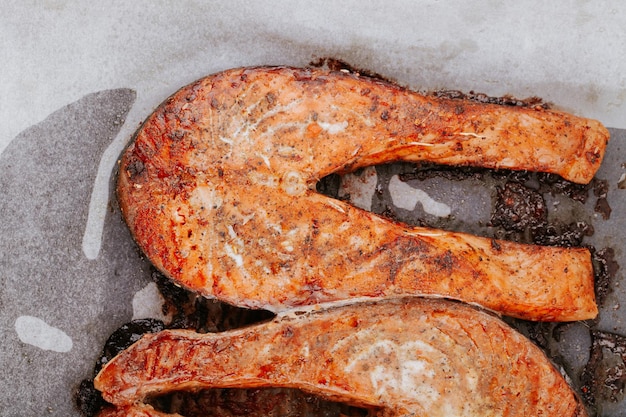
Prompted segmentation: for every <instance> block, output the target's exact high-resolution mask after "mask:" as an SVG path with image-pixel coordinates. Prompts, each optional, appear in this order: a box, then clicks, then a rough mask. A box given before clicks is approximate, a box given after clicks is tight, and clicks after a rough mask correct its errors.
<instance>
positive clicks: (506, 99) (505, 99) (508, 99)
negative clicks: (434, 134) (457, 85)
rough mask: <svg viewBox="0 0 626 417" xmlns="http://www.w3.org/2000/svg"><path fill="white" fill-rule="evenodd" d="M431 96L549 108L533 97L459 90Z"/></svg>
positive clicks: (539, 99) (541, 100)
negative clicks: (500, 95)
mask: <svg viewBox="0 0 626 417" xmlns="http://www.w3.org/2000/svg"><path fill="white" fill-rule="evenodd" d="M431 95H433V96H435V97H439V98H449V99H457V100H470V101H475V102H478V103H485V104H497V105H500V106H518V107H532V108H541V109H549V108H550V104H549V103H547V102H545V101H544V100H543V99H541V98H539V97H535V96H533V97H528V98H524V99H519V98H517V97H514V96H512V95H505V96H502V97H493V96H489V95H487V94H484V93H477V92H475V91H470V92H469V93H464V92H462V91H459V90H437V91H433V92H432V93H431Z"/></svg>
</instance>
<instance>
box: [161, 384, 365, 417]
mask: <svg viewBox="0 0 626 417" xmlns="http://www.w3.org/2000/svg"><path fill="white" fill-rule="evenodd" d="M149 402H150V403H151V404H152V405H153V406H154V407H155V409H157V410H160V411H163V412H167V413H178V414H180V415H183V416H185V417H201V416H202V417H204V416H207V415H219V416H221V417H237V416H251V417H253V416H259V417H261V416H285V417H288V416H294V417H295V416H298V417H314V416H315V417H365V416H373V415H374V410H367V409H363V408H359V407H354V406H350V405H347V404H342V403H336V402H332V401H328V400H326V399H323V398H320V397H318V396H315V395H312V394H308V393H305V392H303V391H300V390H297V389H287V388H256V389H211V390H203V391H199V392H195V393H190V392H188V391H179V392H174V393H172V394H169V395H167V396H160V397H155V398H152V399H151V400H150V401H149ZM207 410H212V411H211V414H207Z"/></svg>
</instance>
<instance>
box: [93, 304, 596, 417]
mask: <svg viewBox="0 0 626 417" xmlns="http://www.w3.org/2000/svg"><path fill="white" fill-rule="evenodd" d="M95 387H96V388H97V389H98V390H100V391H101V392H102V395H103V397H104V399H105V400H106V401H108V402H110V403H111V404H113V405H115V406H117V407H120V408H121V409H124V408H125V407H139V405H140V404H142V403H143V402H144V401H145V399H146V398H147V397H149V396H152V395H155V394H163V393H167V392H172V391H176V390H197V389H203V388H255V387H289V388H296V389H300V390H303V391H306V392H309V393H313V394H315V395H319V396H321V397H323V398H327V399H330V400H333V401H339V402H343V403H347V404H352V405H355V406H359V407H364V408H371V409H374V410H375V415H378V416H445V417H450V416H466V417H471V416H477V417H488V416H503V417H504V416H523V417H528V416H564V417H569V416H579V417H580V416H585V415H586V412H585V410H584V407H583V406H582V405H581V403H580V402H579V400H578V398H577V396H576V395H575V393H574V392H573V391H572V389H571V388H570V387H569V386H568V384H567V382H566V381H565V379H564V378H563V377H562V376H561V374H560V373H559V372H558V371H557V370H556V369H555V368H554V367H553V365H552V364H551V363H550V362H549V360H548V359H547V358H546V356H545V355H544V354H543V352H542V351H541V350H540V349H539V348H538V347H537V346H535V345H534V344H533V343H531V342H530V341H529V340H528V339H526V338H525V337H524V336H522V335H521V334H519V333H517V332H516V331H515V330H513V329H512V328H511V327H510V326H508V325H507V324H505V323H504V322H502V321H501V320H500V319H498V318H496V317H495V316H493V315H492V314H490V313H487V312H485V311H482V310H479V309H477V308H475V307H472V306H469V305H466V304H463V303H458V302H453V301H449V300H442V299H432V298H418V297H412V298H408V299H393V300H389V299H388V300H381V301H378V302H365V303H356V304H348V305H343V306H335V307H327V308H325V309H321V310H316V309H314V308H309V310H308V311H298V312H296V311H291V312H287V313H283V314H280V315H278V316H276V318H275V319H274V320H272V321H270V322H266V323H262V324H258V325H253V326H250V327H247V328H242V329H237V330H231V331H226V332H222V333H209V334H199V333H196V332H193V331H189V330H165V331H162V332H160V333H155V334H148V335H144V336H143V337H142V338H141V339H140V340H139V341H138V342H136V343H135V344H134V345H132V346H131V347H129V348H128V349H127V350H125V351H123V352H121V353H120V354H119V355H118V356H116V357H115V358H114V359H113V360H111V361H110V362H109V363H107V364H106V365H105V366H104V367H103V369H102V370H101V371H100V373H99V374H98V375H97V377H96V379H95ZM141 407H144V406H143V405H141Z"/></svg>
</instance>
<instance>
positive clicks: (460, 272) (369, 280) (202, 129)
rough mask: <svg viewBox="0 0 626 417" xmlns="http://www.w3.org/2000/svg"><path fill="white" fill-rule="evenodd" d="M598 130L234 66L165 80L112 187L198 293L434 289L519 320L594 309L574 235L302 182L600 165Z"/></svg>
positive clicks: (155, 256) (325, 294)
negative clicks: (361, 199)
mask: <svg viewBox="0 0 626 417" xmlns="http://www.w3.org/2000/svg"><path fill="white" fill-rule="evenodd" d="M607 141H608V132H607V130H606V129H605V128H604V127H603V126H602V125H601V124H600V123H598V122H596V121H593V120H588V119H583V118H578V117H575V116H572V115H568V114H565V113H560V112H556V111H550V110H545V109H534V108H522V107H511V106H498V105H492V104H483V103H475V102H470V101H464V100H455V99H442V98H433V97H425V96H422V95H419V94H417V93H414V92H411V91H408V90H406V89H403V88H400V87H398V86H395V85H392V84H389V83H385V82H382V81H377V80H372V79H368V78H365V77H359V76H358V75H355V74H346V73H342V72H327V71H324V70H320V69H294V68H283V67H280V68H246V69H236V70H229V71H226V72H222V73H219V74H216V75H212V76H209V77H207V78H204V79H201V80H199V81H197V82H195V83H193V84H191V85H189V86H187V87H185V88H183V89H181V90H180V91H178V92H177V93H176V94H174V95H173V96H172V97H171V98H169V99H168V100H167V101H166V102H165V103H164V104H163V105H161V106H160V107H159V108H158V109H157V110H156V111H155V112H154V113H153V114H152V115H151V116H150V117H149V118H148V119H147V120H146V122H145V123H144V124H143V126H142V127H141V128H140V129H139V131H138V132H137V134H136V136H135V138H134V142H133V143H132V144H131V145H130V146H129V148H128V149H127V150H126V152H125V154H124V156H123V158H122V161H121V167H120V173H119V181H118V196H119V201H120V206H121V208H122V211H123V214H124V216H125V218H126V221H127V223H128V225H129V227H130V229H131V231H132V234H133V235H134V237H135V239H136V241H137V242H138V244H139V246H140V247H141V249H142V250H143V251H144V252H145V253H146V254H147V256H148V257H149V259H150V260H151V261H152V262H153V264H154V265H155V266H157V267H158V268H159V269H160V270H162V271H163V272H165V273H166V274H167V275H168V276H169V277H170V278H172V279H174V280H175V281H177V282H179V283H180V284H182V285H184V286H186V287H188V288H190V289H193V290H196V291H198V292H200V293H202V294H204V295H205V296H209V297H217V298H219V299H221V300H224V301H226V302H228V303H232V304H236V305H240V306H247V307H252V308H265V309H268V310H272V311H280V310H283V309H287V308H291V307H293V306H297V305H305V304H313V303H319V302H326V301H335V300H341V299H348V298H355V297H389V296H402V295H415V294H420V295H425V294H432V295H440V296H445V297H451V298H454V299H459V300H463V301H466V302H474V303H478V304H481V305H483V306H485V307H486V308H489V309H492V310H496V311H500V312H502V313H504V314H507V315H511V316H517V317H522V318H526V319H531V320H579V319H588V318H591V317H594V316H595V315H596V314H597V307H596V304H595V299H594V289H593V273H592V266H591V261H590V254H589V252H588V251H587V250H586V249H582V248H576V249H563V248H547V247H538V246H525V245H520V244H514V243H509V242H501V241H494V240H491V239H485V238H479V237H474V236H470V235H466V234H462V233H450V232H443V231H433V230H428V229H424V228H419V227H409V226H406V225H402V224H397V223H393V222H391V221H388V220H385V219H383V218H381V217H379V216H377V215H374V214H372V213H369V212H366V211H363V210H360V209H357V208H355V207H353V206H351V205H349V204H347V203H344V202H341V201H338V200H335V199H331V198H329V197H326V196H323V195H321V194H319V193H317V192H316V191H315V184H316V182H317V181H318V180H319V179H320V178H322V177H324V176H326V175H328V174H330V173H333V172H347V171H350V170H354V169H357V168H359V167H363V166H367V165H374V164H381V163H385V162H390V161H397V160H404V161H434V162H437V163H442V164H455V165H477V166H482V167H492V168H510V169H526V170H536V171H548V172H553V173H556V174H559V175H561V176H563V177H565V178H567V179H570V180H572V181H576V182H586V181H589V180H590V179H591V178H592V177H593V175H594V173H595V171H596V169H597V168H598V166H599V164H600V162H601V159H602V156H603V153H604V149H605V146H606V143H607Z"/></svg>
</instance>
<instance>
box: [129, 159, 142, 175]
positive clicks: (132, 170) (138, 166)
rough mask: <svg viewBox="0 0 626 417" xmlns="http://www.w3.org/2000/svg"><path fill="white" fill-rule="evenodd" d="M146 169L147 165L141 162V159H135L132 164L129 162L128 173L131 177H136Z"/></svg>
mask: <svg viewBox="0 0 626 417" xmlns="http://www.w3.org/2000/svg"><path fill="white" fill-rule="evenodd" d="M144 169H145V166H144V164H143V162H141V161H140V160H139V159H135V160H133V161H132V162H131V163H130V164H128V175H129V176H130V178H131V179H135V178H136V177H137V176H138V175H140V174H141V173H142V172H143V170H144Z"/></svg>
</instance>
